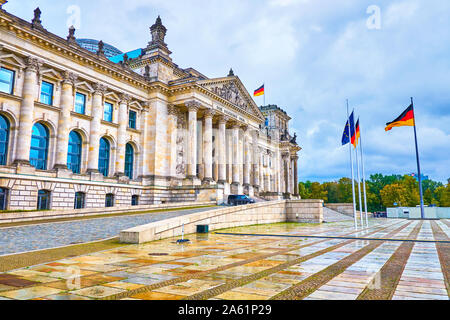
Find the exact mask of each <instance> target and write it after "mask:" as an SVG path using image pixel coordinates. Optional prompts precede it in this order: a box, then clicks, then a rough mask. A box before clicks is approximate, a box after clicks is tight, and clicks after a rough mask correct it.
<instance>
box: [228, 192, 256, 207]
mask: <svg viewBox="0 0 450 320" xmlns="http://www.w3.org/2000/svg"><path fill="white" fill-rule="evenodd" d="M249 203H255V200H253V199H251V198H249V197H247V196H246V195H245V194H232V195H229V196H228V204H229V205H232V206H238V205H240V204H249Z"/></svg>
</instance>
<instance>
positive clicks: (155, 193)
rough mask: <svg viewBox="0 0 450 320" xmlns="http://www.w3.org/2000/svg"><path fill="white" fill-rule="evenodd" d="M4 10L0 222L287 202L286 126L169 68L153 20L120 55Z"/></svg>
mask: <svg viewBox="0 0 450 320" xmlns="http://www.w3.org/2000/svg"><path fill="white" fill-rule="evenodd" d="M5 2H6V1H5V0H0V67H1V69H0V210H36V209H39V210H45V209H58V210H66V209H74V208H75V209H80V208H101V207H111V206H122V207H125V206H131V205H148V204H159V203H167V202H181V201H182V202H186V201H217V202H219V203H220V202H222V201H225V200H226V198H227V196H228V195H229V194H247V195H250V196H255V197H261V198H265V199H283V198H295V197H298V187H297V185H298V184H297V162H298V155H297V153H298V152H299V151H300V150H301V148H300V147H299V146H298V144H297V141H296V136H291V134H290V133H289V121H290V119H291V118H290V117H289V116H288V115H287V114H286V112H285V111H283V110H282V109H281V108H279V107H278V106H276V105H267V106H262V107H258V106H257V105H256V104H255V102H254V101H253V98H252V96H251V94H249V92H248V91H247V90H246V88H245V87H244V85H243V84H242V82H241V81H240V79H239V77H237V76H236V75H235V74H234V72H233V70H230V72H229V74H228V75H227V76H224V77H221V78H215V79H210V78H208V77H207V76H205V75H203V74H202V73H200V72H199V71H197V70H195V69H192V68H186V69H183V68H181V67H179V66H178V65H177V64H175V63H174V62H173V61H172V58H171V51H170V50H169V48H168V45H167V44H166V43H165V42H164V41H165V35H166V32H167V29H166V28H165V26H164V25H163V23H162V21H161V19H160V17H158V18H157V19H156V22H155V24H154V25H152V26H151V28H150V33H151V41H150V42H149V43H148V45H147V46H146V47H145V48H142V49H136V50H133V51H130V52H125V53H122V51H120V50H118V49H116V48H115V47H113V46H111V45H108V44H105V43H103V42H102V41H97V40H90V39H81V40H78V39H76V37H75V29H74V28H73V27H72V28H70V29H69V30H68V36H67V38H66V39H64V38H61V37H59V36H56V35H55V34H53V33H51V32H49V31H47V30H46V29H45V22H43V21H41V12H40V10H39V8H37V9H36V10H35V12H34V18H33V19H32V21H31V22H28V21H24V20H22V19H21V18H18V17H16V16H14V15H12V14H10V13H8V12H6V11H5V10H4V9H1V5H3V4H4V3H5ZM227 69H228V68H227Z"/></svg>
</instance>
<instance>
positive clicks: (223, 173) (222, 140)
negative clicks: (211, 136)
mask: <svg viewBox="0 0 450 320" xmlns="http://www.w3.org/2000/svg"><path fill="white" fill-rule="evenodd" d="M227 121H228V118H227V117H224V116H221V117H220V118H219V135H218V140H219V141H218V145H219V181H218V183H222V184H223V183H225V182H226V180H227V168H226V162H227V161H226V150H227V148H226V137H225V135H226V125H227Z"/></svg>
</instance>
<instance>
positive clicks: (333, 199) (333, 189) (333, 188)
mask: <svg viewBox="0 0 450 320" xmlns="http://www.w3.org/2000/svg"><path fill="white" fill-rule="evenodd" d="M323 188H324V190H325V191H327V196H328V203H338V202H339V197H338V193H339V192H338V184H337V183H336V182H325V183H324V184H323Z"/></svg>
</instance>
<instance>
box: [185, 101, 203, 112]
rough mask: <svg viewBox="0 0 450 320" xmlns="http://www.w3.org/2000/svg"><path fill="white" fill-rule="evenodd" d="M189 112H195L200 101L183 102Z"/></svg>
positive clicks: (198, 107)
mask: <svg viewBox="0 0 450 320" xmlns="http://www.w3.org/2000/svg"><path fill="white" fill-rule="evenodd" d="M185 105H186V107H187V108H188V110H189V112H197V111H198V110H199V109H200V103H199V102H197V101H188V102H186V103H185Z"/></svg>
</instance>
